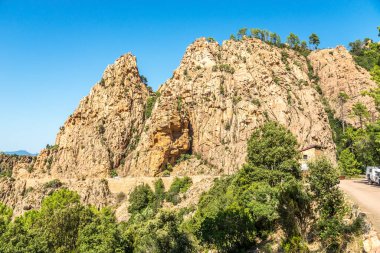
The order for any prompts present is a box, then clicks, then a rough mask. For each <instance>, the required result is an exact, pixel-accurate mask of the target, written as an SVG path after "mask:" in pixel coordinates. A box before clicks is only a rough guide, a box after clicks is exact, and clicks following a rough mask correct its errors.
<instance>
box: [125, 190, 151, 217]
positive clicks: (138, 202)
mask: <svg viewBox="0 0 380 253" xmlns="http://www.w3.org/2000/svg"><path fill="white" fill-rule="evenodd" d="M153 200H154V194H153V192H152V190H151V189H150V187H149V185H146V184H142V185H139V186H136V188H135V189H134V190H133V191H132V192H131V194H130V195H129V203H130V205H129V207H128V212H129V213H131V214H135V213H138V212H140V211H142V210H143V209H145V208H147V207H148V206H150V205H151V204H152V203H153Z"/></svg>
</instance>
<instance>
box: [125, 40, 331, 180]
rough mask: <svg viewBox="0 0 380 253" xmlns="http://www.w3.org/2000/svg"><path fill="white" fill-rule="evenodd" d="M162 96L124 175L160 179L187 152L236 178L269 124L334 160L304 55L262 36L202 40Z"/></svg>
mask: <svg viewBox="0 0 380 253" xmlns="http://www.w3.org/2000/svg"><path fill="white" fill-rule="evenodd" d="M159 92H160V97H159V100H158V102H157V103H156V105H155V108H154V110H153V113H152V117H151V118H150V119H149V120H148V121H147V122H146V125H147V126H148V128H146V129H147V130H146V131H144V132H143V133H142V135H141V141H140V142H139V144H138V146H137V148H136V150H135V151H134V152H132V153H131V154H130V155H129V156H128V157H127V160H126V164H125V167H124V169H123V171H121V173H122V174H123V175H141V174H144V175H151V176H154V175H159V174H160V172H162V171H163V170H165V169H167V168H170V167H171V166H173V165H175V161H176V160H177V159H178V157H179V156H180V154H183V153H193V154H198V155H199V156H201V157H202V158H203V159H204V160H206V161H207V162H208V163H209V164H211V165H212V166H213V167H215V169H216V170H218V171H220V173H232V172H234V171H236V170H238V169H239V167H240V166H241V165H242V164H243V163H244V161H245V157H246V142H247V139H248V138H249V136H250V134H251V132H252V130H253V129H254V128H256V127H257V126H259V125H260V124H262V123H263V122H264V121H265V120H267V119H271V120H276V121H279V122H280V123H282V124H284V125H285V126H287V127H288V128H289V129H290V130H291V131H292V132H293V133H294V134H295V135H296V136H297V138H298V141H299V142H300V144H301V146H308V145H311V144H319V145H321V146H322V147H323V148H324V150H325V153H326V155H327V156H329V157H330V158H331V159H334V151H335V146H334V143H333V141H332V137H331V130H330V126H329V123H328V120H327V117H326V114H325V111H324V109H323V105H322V103H321V97H320V95H319V94H318V93H317V92H316V91H315V89H314V88H313V86H312V83H311V81H310V80H309V77H308V66H307V62H306V59H305V57H303V56H301V55H299V54H298V53H296V52H294V51H293V50H288V49H280V48H277V47H273V46H270V45H267V44H265V43H263V42H261V41H260V40H256V39H245V40H243V41H232V40H229V41H225V42H224V43H223V45H219V44H218V43H217V42H207V41H206V39H199V40H197V41H196V42H194V43H193V44H192V45H190V46H189V47H188V49H187V50H186V53H185V56H184V57H183V60H182V62H181V64H180V66H179V67H178V68H177V69H176V71H175V72H174V74H173V77H172V78H171V79H170V80H168V81H167V82H166V83H165V84H163V85H162V87H161V88H160V89H159Z"/></svg>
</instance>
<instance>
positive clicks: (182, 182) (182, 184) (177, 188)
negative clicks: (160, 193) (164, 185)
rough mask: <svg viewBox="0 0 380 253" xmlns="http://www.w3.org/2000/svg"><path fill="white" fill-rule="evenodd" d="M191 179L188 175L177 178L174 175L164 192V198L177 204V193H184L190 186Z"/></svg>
mask: <svg viewBox="0 0 380 253" xmlns="http://www.w3.org/2000/svg"><path fill="white" fill-rule="evenodd" d="M191 184H192V181H191V178H189V177H183V178H178V177H176V178H175V179H174V181H173V183H172V184H171V186H170V188H169V191H168V192H167V193H166V200H167V201H169V202H171V203H173V204H175V205H176V204H178V203H179V202H180V198H179V194H180V193H185V192H186V191H187V190H188V189H189V188H190V186H191Z"/></svg>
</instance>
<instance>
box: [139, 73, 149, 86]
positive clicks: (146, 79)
mask: <svg viewBox="0 0 380 253" xmlns="http://www.w3.org/2000/svg"><path fill="white" fill-rule="evenodd" d="M140 80H141V82H142V83H143V84H145V85H148V78H146V76H144V75H140Z"/></svg>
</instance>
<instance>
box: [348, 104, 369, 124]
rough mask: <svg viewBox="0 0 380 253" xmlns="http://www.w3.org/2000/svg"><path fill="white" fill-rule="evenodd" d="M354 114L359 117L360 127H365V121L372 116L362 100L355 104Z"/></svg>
mask: <svg viewBox="0 0 380 253" xmlns="http://www.w3.org/2000/svg"><path fill="white" fill-rule="evenodd" d="M352 114H353V115H354V116H356V117H358V118H359V124H360V128H363V121H364V120H365V119H368V118H369V116H370V115H369V112H368V109H367V107H366V106H365V105H364V104H362V103H360V102H358V103H356V104H354V106H353V107H352Z"/></svg>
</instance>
